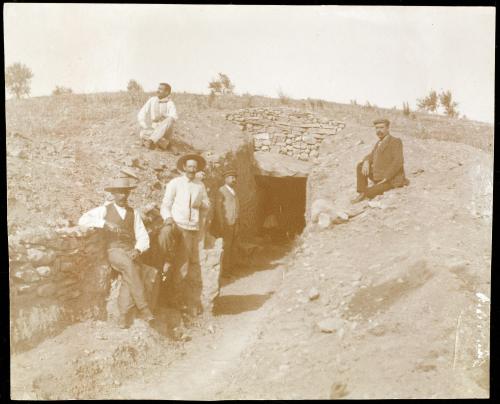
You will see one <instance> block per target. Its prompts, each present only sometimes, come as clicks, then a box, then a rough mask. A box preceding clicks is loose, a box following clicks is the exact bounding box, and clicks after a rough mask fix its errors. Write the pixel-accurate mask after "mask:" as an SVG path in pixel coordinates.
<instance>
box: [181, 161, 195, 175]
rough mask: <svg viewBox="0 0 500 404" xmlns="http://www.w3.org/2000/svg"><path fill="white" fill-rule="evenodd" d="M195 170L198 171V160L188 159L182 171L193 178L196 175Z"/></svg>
mask: <svg viewBox="0 0 500 404" xmlns="http://www.w3.org/2000/svg"><path fill="white" fill-rule="evenodd" d="M196 171H198V162H197V161H196V160H188V161H186V163H185V164H184V172H185V173H186V175H187V176H188V177H190V178H194V176H195V175H196Z"/></svg>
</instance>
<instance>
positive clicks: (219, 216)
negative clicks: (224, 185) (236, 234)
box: [214, 189, 224, 225]
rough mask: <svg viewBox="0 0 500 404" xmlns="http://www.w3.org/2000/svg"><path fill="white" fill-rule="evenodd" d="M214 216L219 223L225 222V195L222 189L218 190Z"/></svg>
mask: <svg viewBox="0 0 500 404" xmlns="http://www.w3.org/2000/svg"><path fill="white" fill-rule="evenodd" d="M214 216H215V220H216V221H217V223H218V224H220V225H222V224H224V195H223V194H222V191H221V190H220V189H218V190H217V194H216V196H215V212H214Z"/></svg>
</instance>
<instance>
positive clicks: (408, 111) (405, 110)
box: [403, 102, 411, 116]
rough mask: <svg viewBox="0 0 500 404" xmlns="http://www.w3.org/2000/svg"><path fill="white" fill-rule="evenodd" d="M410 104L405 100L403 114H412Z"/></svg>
mask: <svg viewBox="0 0 500 404" xmlns="http://www.w3.org/2000/svg"><path fill="white" fill-rule="evenodd" d="M410 112H411V111H410V104H408V102H403V115H404V116H410Z"/></svg>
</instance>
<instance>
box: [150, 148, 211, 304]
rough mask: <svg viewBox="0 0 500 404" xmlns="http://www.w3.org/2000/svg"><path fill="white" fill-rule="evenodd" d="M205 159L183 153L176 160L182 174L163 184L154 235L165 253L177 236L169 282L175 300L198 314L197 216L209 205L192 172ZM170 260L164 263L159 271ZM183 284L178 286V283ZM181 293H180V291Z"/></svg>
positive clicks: (198, 218)
mask: <svg viewBox="0 0 500 404" xmlns="http://www.w3.org/2000/svg"><path fill="white" fill-rule="evenodd" d="M205 165H206V161H205V159H204V158H203V157H202V156H200V155H198V154H187V155H185V156H182V157H181V158H180V159H179V160H178V161H177V169H178V170H179V171H182V172H183V175H181V176H179V177H177V178H174V179H172V180H171V181H170V182H169V183H168V184H167V187H166V190H165V195H164V197H163V201H162V204H161V209H160V213H161V216H162V217H163V219H164V225H163V227H162V229H161V230H160V233H159V235H158V244H159V246H160V248H161V250H162V252H163V253H164V254H165V256H168V251H169V249H170V248H169V246H170V245H171V243H172V240H178V241H179V243H178V244H176V245H179V247H180V248H179V249H178V250H177V251H176V257H175V261H176V263H175V265H174V268H172V269H173V274H174V276H173V278H174V279H173V283H174V284H175V285H176V286H177V288H176V295H177V299H176V300H177V301H178V302H179V303H181V302H184V303H185V305H186V307H187V308H188V309H189V310H191V311H194V312H196V313H191V314H198V313H200V312H201V310H202V307H201V292H202V280H201V268H200V257H199V242H200V238H199V237H200V216H201V215H203V213H204V212H206V211H207V210H208V209H209V207H210V201H209V199H208V194H207V190H206V188H205V185H204V184H203V183H202V182H201V181H198V180H197V179H196V172H197V171H199V170H203V169H204V168H205ZM170 265H171V263H168V262H167V263H166V265H165V267H164V269H163V271H164V272H169V269H167V268H168V267H169V266H170ZM181 284H182V285H183V286H184V287H183V288H182V290H180V288H179V286H181ZM182 294H184V295H182Z"/></svg>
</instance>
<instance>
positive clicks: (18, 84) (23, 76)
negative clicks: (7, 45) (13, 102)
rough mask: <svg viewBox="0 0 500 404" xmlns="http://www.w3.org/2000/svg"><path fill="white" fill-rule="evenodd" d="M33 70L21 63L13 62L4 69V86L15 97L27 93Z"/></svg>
mask: <svg viewBox="0 0 500 404" xmlns="http://www.w3.org/2000/svg"><path fill="white" fill-rule="evenodd" d="M32 78H33V72H32V71H31V69H30V68H29V67H28V66H26V65H23V64H22V63H14V64H12V65H10V66H8V67H7V69H5V86H6V87H7V89H8V90H9V92H10V93H11V94H14V95H15V96H16V98H21V97H22V96H23V95H29V94H30V91H31V79H32Z"/></svg>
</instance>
